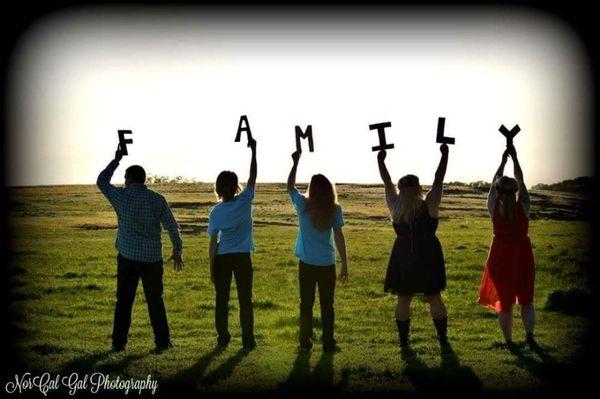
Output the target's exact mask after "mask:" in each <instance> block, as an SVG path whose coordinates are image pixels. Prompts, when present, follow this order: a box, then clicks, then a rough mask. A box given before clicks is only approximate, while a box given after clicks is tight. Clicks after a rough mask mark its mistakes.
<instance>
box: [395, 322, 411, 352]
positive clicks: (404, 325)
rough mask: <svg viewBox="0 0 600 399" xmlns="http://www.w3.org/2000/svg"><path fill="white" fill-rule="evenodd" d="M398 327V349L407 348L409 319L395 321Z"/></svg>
mask: <svg viewBox="0 0 600 399" xmlns="http://www.w3.org/2000/svg"><path fill="white" fill-rule="evenodd" d="M396 325H397V326H398V338H399V339H400V347H401V348H407V347H408V345H409V341H408V333H409V331H410V319H408V320H396Z"/></svg>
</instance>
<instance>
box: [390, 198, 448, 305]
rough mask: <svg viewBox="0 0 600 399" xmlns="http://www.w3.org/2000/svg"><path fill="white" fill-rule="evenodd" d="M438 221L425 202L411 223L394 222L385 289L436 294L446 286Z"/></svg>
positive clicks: (404, 293)
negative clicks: (438, 235) (437, 232)
mask: <svg viewBox="0 0 600 399" xmlns="http://www.w3.org/2000/svg"><path fill="white" fill-rule="evenodd" d="M438 222H439V220H438V219H437V218H433V217H431V216H430V215H429V211H428V209H427V204H426V203H425V201H423V203H422V206H421V208H420V209H419V211H418V212H417V215H416V216H415V218H414V219H413V220H412V221H411V222H410V223H393V227H394V231H395V232H396V240H395V242H394V246H393V248H392V253H391V255H390V259H389V262H388V267H387V272H386V277H385V283H384V290H385V291H386V292H393V293H396V294H398V295H412V294H417V293H423V294H426V295H433V294H437V293H439V292H440V291H441V290H443V289H444V288H446V267H445V264H444V254H443V252H442V246H441V244H440V241H439V240H438V238H437V237H436V235H435V232H436V230H437V227H438Z"/></svg>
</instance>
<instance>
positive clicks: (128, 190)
mask: <svg viewBox="0 0 600 399" xmlns="http://www.w3.org/2000/svg"><path fill="white" fill-rule="evenodd" d="M117 166H119V163H118V162H117V161H115V160H112V161H111V162H110V163H109V164H108V166H107V167H106V169H104V170H103V171H102V172H100V175H99V176H98V181H97V183H96V184H97V185H98V188H100V191H102V194H104V196H105V197H106V198H107V199H108V201H109V202H110V204H111V205H112V206H113V208H114V209H115V212H116V213H117V218H118V221H119V225H118V230H117V242H116V243H115V247H116V248H117V250H118V251H119V252H120V253H121V255H123V257H125V258H127V259H130V260H134V261H138V262H158V261H160V260H161V259H162V257H163V254H162V243H161V231H162V230H161V224H162V225H163V227H164V228H165V229H166V230H168V231H169V237H170V238H171V242H172V243H173V254H177V255H181V252H182V247H183V244H182V242H181V236H180V235H179V226H178V225H177V222H176V221H175V218H174V217H173V213H172V212H171V208H170V207H169V204H167V201H166V200H165V197H163V196H162V195H160V194H158V193H156V192H154V191H152V190H149V189H148V188H147V187H146V186H145V185H142V184H139V185H138V184H134V185H131V186H129V187H115V186H113V185H112V184H110V179H111V178H112V175H113V173H114V172H115V169H117Z"/></svg>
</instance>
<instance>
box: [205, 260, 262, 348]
mask: <svg viewBox="0 0 600 399" xmlns="http://www.w3.org/2000/svg"><path fill="white" fill-rule="evenodd" d="M213 273H214V279H215V291H216V298H215V325H216V327H217V335H218V337H217V342H218V343H219V344H225V345H226V344H227V343H228V342H229V340H230V339H231V335H230V334H229V330H228V323H229V292H230V290H231V276H232V275H233V276H234V277H235V285H236V287H237V294H238V301H239V303H240V325H241V327H242V343H243V345H245V346H246V345H252V344H254V310H253V305H252V259H251V258H250V253H248V252H244V253H232V254H223V255H216V256H215V264H214V271H213Z"/></svg>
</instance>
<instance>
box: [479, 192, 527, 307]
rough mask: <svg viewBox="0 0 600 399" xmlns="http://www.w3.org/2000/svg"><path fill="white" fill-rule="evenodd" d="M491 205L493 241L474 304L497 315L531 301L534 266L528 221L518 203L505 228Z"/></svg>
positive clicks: (495, 209) (503, 222)
mask: <svg viewBox="0 0 600 399" xmlns="http://www.w3.org/2000/svg"><path fill="white" fill-rule="evenodd" d="M498 203H499V201H497V202H496V205H495V206H494V216H493V217H492V223H493V225H494V238H493V240H492V246H491V247H490V252H489V254H488V258H487V260H486V262H485V269H484V271H483V278H482V280H481V287H480V288H479V299H478V300H477V302H479V303H480V304H482V305H483V306H485V307H488V308H490V309H493V310H495V311H497V312H500V311H508V310H510V309H511V307H512V305H513V304H514V303H515V302H516V303H518V304H520V305H527V304H530V303H532V302H533V286H534V281H535V264H534V261H533V251H532V249H531V241H530V240H529V236H528V235H527V232H528V229H529V218H528V217H527V215H526V214H525V211H524V210H523V206H522V205H521V203H520V202H518V203H517V204H516V206H515V211H516V220H515V223H514V225H513V226H509V225H508V224H507V223H506V221H505V220H504V218H503V217H502V215H500V211H499V208H498Z"/></svg>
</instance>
